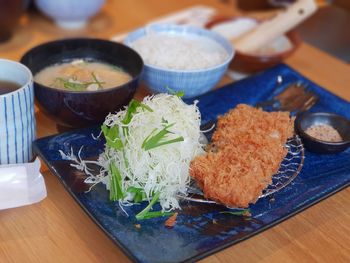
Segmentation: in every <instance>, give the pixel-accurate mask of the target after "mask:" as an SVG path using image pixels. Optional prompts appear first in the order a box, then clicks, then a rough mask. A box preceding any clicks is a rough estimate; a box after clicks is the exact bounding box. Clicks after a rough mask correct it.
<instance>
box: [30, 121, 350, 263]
mask: <svg viewBox="0 0 350 263" xmlns="http://www.w3.org/2000/svg"><path fill="white" fill-rule="evenodd" d="M85 129H89V128H85ZM66 133H70V132H66ZM55 136H56V135H50V136H46V137H43V138H40V139H37V140H36V141H39V140H41V139H47V138H50V137H55ZM36 141H35V142H34V143H33V150H34V152H35V153H37V154H38V156H39V157H40V158H42V160H43V161H44V162H45V163H48V160H47V159H46V158H45V156H44V155H43V154H42V152H41V151H40V149H39V147H38V146H37V145H36ZM48 168H49V170H50V171H51V172H52V173H53V174H54V175H55V176H56V177H57V178H58V179H59V181H60V183H61V184H62V185H63V186H64V188H65V189H66V190H67V191H68V192H69V194H70V195H71V196H72V197H73V199H74V200H75V201H76V202H77V203H78V204H79V206H80V207H81V208H82V209H83V211H84V212H85V213H86V214H87V215H88V216H89V217H90V218H91V219H92V221H93V222H94V223H95V224H96V225H97V226H98V227H99V228H100V229H101V230H102V231H103V232H104V233H105V234H106V235H107V236H108V237H109V239H110V240H111V241H112V242H113V243H115V244H116V245H117V246H118V247H119V248H120V249H121V250H122V251H123V252H124V253H125V255H126V256H127V257H128V258H129V259H131V260H132V261H133V262H142V261H139V260H138V259H137V258H136V257H135V256H134V255H133V254H132V253H131V251H129V249H127V247H125V246H124V245H122V244H121V243H120V242H119V241H118V240H117V239H115V238H113V236H112V235H111V234H110V233H109V232H108V231H107V230H106V229H105V228H104V227H103V226H102V224H101V223H100V222H99V221H98V220H97V218H95V217H93V216H92V214H91V213H90V212H89V211H88V210H87V208H85V207H84V206H83V204H82V203H81V202H80V201H79V199H78V198H77V197H76V195H75V194H74V193H73V192H72V191H71V190H70V188H69V187H68V186H67V184H66V183H65V182H64V180H63V179H62V177H61V176H60V175H59V174H58V173H57V171H56V170H55V169H54V168H53V167H51V166H49V165H48ZM349 186H350V183H347V184H345V185H343V186H342V187H340V188H337V189H335V190H334V191H332V192H329V193H328V194H326V195H324V196H322V197H321V198H319V199H315V200H314V201H313V202H311V203H310V204H308V205H306V206H302V207H300V209H297V210H295V211H293V212H292V213H290V214H288V215H286V216H285V217H282V218H280V219H278V220H276V221H274V222H273V223H271V224H269V225H266V226H264V227H262V228H261V229H259V230H257V231H255V232H253V233H251V234H248V235H246V236H244V237H243V238H240V239H237V240H234V241H232V242H228V243H226V244H224V245H221V246H218V247H216V248H214V249H211V250H208V251H206V252H202V253H201V254H199V255H197V256H194V257H191V258H188V259H186V260H184V261H182V262H196V261H197V260H200V259H203V258H205V257H208V256H210V255H213V254H215V253H217V252H219V251H221V250H223V249H226V248H228V247H230V246H232V245H235V244H238V243H240V242H242V241H244V240H246V239H249V238H251V237H253V236H255V235H257V234H260V233H262V232H264V231H265V230H268V229H270V228H272V227H274V226H276V225H278V224H280V223H282V222H283V221H286V220H288V219H289V218H291V217H293V216H294V215H297V214H299V213H301V212H302V211H304V210H306V209H308V208H310V207H312V206H314V205H315V204H317V203H319V202H321V201H323V200H325V199H326V198H328V197H330V196H332V195H334V194H336V193H338V192H340V191H342V190H343V189H345V188H347V187H349Z"/></svg>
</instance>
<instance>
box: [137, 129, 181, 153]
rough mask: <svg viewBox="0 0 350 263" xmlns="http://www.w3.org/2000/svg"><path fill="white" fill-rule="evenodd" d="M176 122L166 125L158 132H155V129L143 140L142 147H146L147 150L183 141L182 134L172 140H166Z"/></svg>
mask: <svg viewBox="0 0 350 263" xmlns="http://www.w3.org/2000/svg"><path fill="white" fill-rule="evenodd" d="M174 124H175V123H172V124H169V125H166V126H165V127H164V128H163V129H162V130H160V131H159V132H158V133H156V134H155V132H156V131H157V130H156V129H154V130H153V131H152V132H151V133H150V134H149V135H148V136H147V137H146V139H145V140H144V141H143V143H142V146H141V148H142V149H144V150H145V151H148V150H151V149H153V148H156V147H159V146H162V145H166V144H170V143H175V142H181V141H183V140H184V138H183V137H182V136H179V137H177V138H175V139H171V140H165V138H166V136H167V135H168V134H169V133H171V132H170V131H168V129H169V128H170V127H172V126H173V125H174Z"/></svg>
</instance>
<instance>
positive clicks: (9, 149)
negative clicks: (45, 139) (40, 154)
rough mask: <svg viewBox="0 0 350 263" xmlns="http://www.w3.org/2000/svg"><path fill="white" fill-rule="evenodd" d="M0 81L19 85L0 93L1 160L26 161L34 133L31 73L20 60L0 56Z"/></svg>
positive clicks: (3, 161) (10, 161) (30, 156)
mask: <svg viewBox="0 0 350 263" xmlns="http://www.w3.org/2000/svg"><path fill="white" fill-rule="evenodd" d="M0 81H9V82H14V83H17V84H19V86H20V88H18V89H16V90H14V91H12V92H9V93H5V94H2V95H0V164H10V163H26V162H29V161H31V160H32V158H33V152H32V142H33V141H34V139H35V137H36V123H35V117H34V90H33V76H32V73H31V72H30V70H29V69H28V68H27V67H26V66H24V65H22V64H21V63H18V62H15V61H11V60H7V59H0ZM0 88H1V87H0Z"/></svg>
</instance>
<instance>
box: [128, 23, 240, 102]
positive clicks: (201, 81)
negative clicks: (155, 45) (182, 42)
mask: <svg viewBox="0 0 350 263" xmlns="http://www.w3.org/2000/svg"><path fill="white" fill-rule="evenodd" d="M149 31H152V32H156V33H158V32H161V33H169V34H181V35H182V36H183V35H186V34H188V35H197V36H204V37H207V38H209V39H211V40H214V41H215V42H216V43H218V44H219V45H220V46H222V47H223V48H224V49H225V51H226V52H227V57H226V59H225V60H224V61H223V62H222V63H220V64H218V65H214V66H212V67H209V68H204V69H198V70H175V69H166V68H160V67H157V66H153V65H150V64H148V63H147V62H145V67H144V71H143V74H142V80H143V81H144V82H145V84H146V85H147V87H148V88H149V89H150V90H151V91H152V92H154V93H161V92H169V90H168V88H170V89H171V90H173V91H175V92H178V91H183V92H184V94H185V96H184V97H185V98H191V97H195V96H198V95H201V94H203V93H206V92H208V91H209V90H211V89H212V88H213V87H214V86H215V85H216V84H217V83H218V82H219V81H220V80H221V78H222V76H223V75H224V74H225V72H226V70H227V67H228V65H229V63H230V61H231V60H232V58H233V55H234V50H233V47H232V44H231V43H230V42H229V41H228V40H227V39H225V38H224V37H222V36H220V35H219V34H217V33H215V32H212V31H210V30H206V29H202V28H198V27H193V26H180V25H168V24H158V25H151V26H147V28H141V29H138V30H136V31H134V32H132V33H130V34H128V35H127V37H126V38H125V40H124V43H125V44H126V45H129V46H131V44H132V43H133V42H134V41H136V40H137V39H139V38H142V37H144V36H145V35H146V34H147V32H149ZM141 56H142V54H141Z"/></svg>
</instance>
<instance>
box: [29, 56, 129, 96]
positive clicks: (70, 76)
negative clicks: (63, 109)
mask: <svg viewBox="0 0 350 263" xmlns="http://www.w3.org/2000/svg"><path fill="white" fill-rule="evenodd" d="M131 79H132V77H131V76H130V74H128V73H126V72H125V71H124V70H123V69H121V68H119V67H116V66H113V65H111V64H107V63H103V62H100V61H87V60H82V59H77V60H73V61H71V62H65V63H61V64H55V65H52V66H49V67H46V68H44V69H43V70H41V71H39V72H38V73H37V74H36V75H35V76H34V80H35V81H36V82H37V83H39V84H42V85H44V86H48V87H52V88H57V89H64V90H71V91H95V90H101V89H109V88H113V87H117V86H120V85H123V84H125V83H127V82H128V81H130V80H131Z"/></svg>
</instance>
